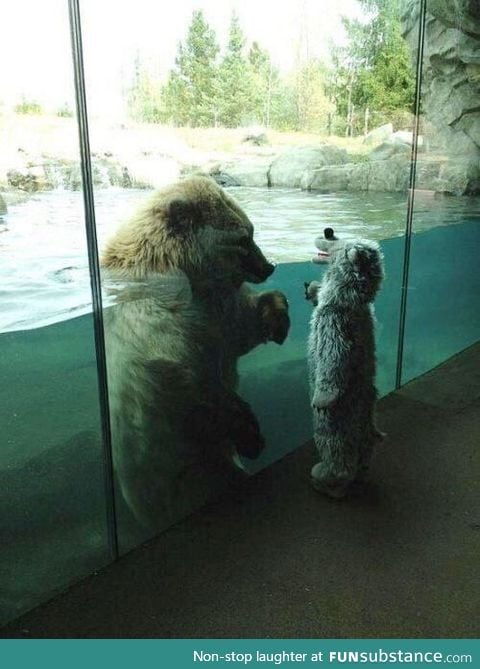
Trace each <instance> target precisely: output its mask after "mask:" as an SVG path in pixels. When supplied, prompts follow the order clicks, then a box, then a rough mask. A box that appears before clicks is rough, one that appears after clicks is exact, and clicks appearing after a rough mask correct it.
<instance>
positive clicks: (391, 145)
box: [369, 140, 411, 160]
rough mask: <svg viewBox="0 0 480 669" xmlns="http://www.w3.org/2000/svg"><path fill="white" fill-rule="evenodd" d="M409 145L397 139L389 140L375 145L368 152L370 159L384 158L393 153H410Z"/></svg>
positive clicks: (389, 156)
mask: <svg viewBox="0 0 480 669" xmlns="http://www.w3.org/2000/svg"><path fill="white" fill-rule="evenodd" d="M410 152H411V146H410V145H409V144H405V143H404V142H402V141H398V140H389V141H388V142H383V143H382V144H380V145H379V146H377V147H375V148H374V149H373V151H371V152H370V154H369V159H370V160H386V159H387V158H391V157H392V156H394V155H398V154H402V155H407V154H408V155H410Z"/></svg>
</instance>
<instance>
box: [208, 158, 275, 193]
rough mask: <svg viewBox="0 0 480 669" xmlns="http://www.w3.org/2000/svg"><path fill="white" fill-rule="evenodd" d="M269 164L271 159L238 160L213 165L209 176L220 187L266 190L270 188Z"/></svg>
mask: <svg viewBox="0 0 480 669" xmlns="http://www.w3.org/2000/svg"><path fill="white" fill-rule="evenodd" d="M271 164H272V157H264V158H262V157H253V156H252V157H250V158H240V159H239V160H236V161H235V162H227V163H222V164H220V165H218V164H217V165H215V166H214V167H213V168H212V169H211V170H210V175H211V176H212V177H213V178H214V179H215V181H216V182H217V183H219V184H220V185H221V186H250V187H253V188H268V186H270V182H269V180H268V174H269V170H270V166H271Z"/></svg>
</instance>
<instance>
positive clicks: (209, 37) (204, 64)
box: [164, 10, 219, 127]
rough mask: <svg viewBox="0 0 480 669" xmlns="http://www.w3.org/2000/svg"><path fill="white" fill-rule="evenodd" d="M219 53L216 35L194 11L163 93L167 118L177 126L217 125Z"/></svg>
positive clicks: (199, 14) (200, 12)
mask: <svg viewBox="0 0 480 669" xmlns="http://www.w3.org/2000/svg"><path fill="white" fill-rule="evenodd" d="M218 51H219V47H218V44H217V40H216V36H215V32H214V31H213V29H212V28H210V26H209V25H208V23H207V21H206V20H205V17H204V15H203V12H202V11H201V10H195V11H194V12H193V14H192V21H191V23H190V26H189V28H188V33H187V37H186V40H185V43H184V44H183V43H182V42H180V44H179V45H178V50H177V56H176V58H175V66H174V68H173V70H172V71H171V72H170V75H169V78H168V82H167V85H166V87H165V90H164V97H165V107H166V112H167V116H168V117H169V118H170V120H171V121H172V122H173V123H174V124H175V125H190V126H192V127H196V126H212V125H216V121H217V116H218V111H217V89H218V86H217V82H216V78H217V64H216V60H217V55H218Z"/></svg>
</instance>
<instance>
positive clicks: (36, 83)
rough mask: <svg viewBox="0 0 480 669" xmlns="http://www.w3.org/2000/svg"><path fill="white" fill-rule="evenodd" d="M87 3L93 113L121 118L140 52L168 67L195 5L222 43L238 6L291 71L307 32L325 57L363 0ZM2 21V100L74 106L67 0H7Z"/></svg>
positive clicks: (249, 31) (252, 32) (250, 33)
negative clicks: (344, 17)
mask: <svg viewBox="0 0 480 669" xmlns="http://www.w3.org/2000/svg"><path fill="white" fill-rule="evenodd" d="M80 7H81V18H82V28H83V42H84V54H85V71H86V81H87V92H88V100H89V108H90V112H91V113H93V114H100V115H105V116H113V117H114V116H116V115H118V114H120V112H121V109H122V106H123V102H122V95H121V94H122V87H124V86H125V84H126V82H127V80H128V73H129V72H131V65H132V62H133V59H134V57H135V53H136V52H137V51H140V53H141V54H143V55H144V56H145V57H146V58H150V59H151V60H152V61H154V62H155V63H156V65H157V66H158V67H159V69H160V70H161V71H164V72H167V71H168V69H169V68H170V67H171V66H172V64H173V60H174V58H175V53H176V49H177V45H178V42H179V41H180V40H182V39H184V37H185V34H186V30H187V27H188V24H189V23H190V19H191V15H192V12H193V11H194V10H195V9H202V10H203V11H204V14H205V16H206V19H207V21H208V22H209V24H210V25H211V26H212V27H213V28H214V29H215V32H216V34H217V38H218V40H219V41H220V43H221V44H224V43H225V41H226V37H227V34H228V25H229V21H230V17H231V14H232V11H236V13H237V14H238V16H239V19H240V24H241V26H242V28H243V31H244V33H245V35H246V37H247V44H251V42H253V41H255V40H256V41H258V42H259V43H260V45H261V46H262V47H264V48H266V49H268V51H269V52H270V53H271V55H272V58H273V61H274V62H275V64H276V65H277V66H278V67H279V68H280V69H281V70H282V71H284V72H286V71H288V70H289V68H291V67H292V65H293V63H294V61H295V54H296V52H297V50H298V44H299V37H300V35H302V34H303V36H304V39H303V44H304V45H305V44H307V43H308V49H309V53H310V54H311V55H315V56H318V57H320V58H324V59H325V58H328V51H329V48H328V47H329V44H330V40H333V41H334V42H335V43H339V42H340V43H342V42H343V41H344V39H345V38H344V34H343V31H342V26H341V21H340V17H341V15H342V14H343V15H347V16H351V17H352V16H355V17H358V16H361V10H360V8H359V4H358V2H357V0H170V1H169V2H165V0H134V1H132V2H130V1H125V0H80ZM0 25H1V26H2V39H1V40H0V101H1V102H3V103H4V104H6V105H7V106H10V105H12V104H15V103H16V102H18V101H19V100H20V99H21V97H22V96H25V97H26V98H27V99H29V100H32V99H35V100H37V101H39V102H40V103H41V104H42V105H43V106H44V107H45V108H47V109H49V110H55V109H57V108H58V107H60V106H61V105H62V104H64V103H65V102H68V103H69V104H71V106H73V99H74V98H73V85H72V63H71V48H70V34H69V25H68V9H67V0H3V1H2V2H0ZM305 37H306V39H305Z"/></svg>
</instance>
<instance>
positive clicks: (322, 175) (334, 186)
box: [305, 163, 354, 193]
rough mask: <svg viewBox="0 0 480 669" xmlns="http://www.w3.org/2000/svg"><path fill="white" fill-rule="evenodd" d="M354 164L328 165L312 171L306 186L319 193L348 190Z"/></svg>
mask: <svg viewBox="0 0 480 669" xmlns="http://www.w3.org/2000/svg"><path fill="white" fill-rule="evenodd" d="M353 168H354V165H353V164H351V163H347V164H346V165H329V166H327V167H319V168H318V169H316V170H314V171H313V175H312V178H311V180H310V183H309V186H308V188H306V189H305V190H314V191H318V192H320V193H337V192H339V191H346V190H350V181H351V176H352V170H353Z"/></svg>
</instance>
